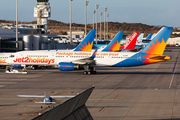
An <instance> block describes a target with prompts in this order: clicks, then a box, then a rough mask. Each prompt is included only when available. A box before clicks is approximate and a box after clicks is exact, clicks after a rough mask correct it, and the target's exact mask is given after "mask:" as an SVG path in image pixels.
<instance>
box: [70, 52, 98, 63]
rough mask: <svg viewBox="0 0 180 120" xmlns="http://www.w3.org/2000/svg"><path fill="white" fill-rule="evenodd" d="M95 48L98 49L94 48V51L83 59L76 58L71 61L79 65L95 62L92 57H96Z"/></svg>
mask: <svg viewBox="0 0 180 120" xmlns="http://www.w3.org/2000/svg"><path fill="white" fill-rule="evenodd" d="M97 50H98V49H96V50H95V51H94V53H93V54H92V56H91V57H88V58H83V59H78V60H73V61H72V63H74V64H79V65H84V64H95V61H94V58H95V57H96V53H97Z"/></svg>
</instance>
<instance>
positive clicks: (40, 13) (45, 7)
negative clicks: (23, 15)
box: [34, 0, 51, 31]
mask: <svg viewBox="0 0 180 120" xmlns="http://www.w3.org/2000/svg"><path fill="white" fill-rule="evenodd" d="M36 5H37V6H36V7H34V17H36V18H37V25H38V26H39V27H40V28H42V27H43V26H44V28H45V31H47V30H48V18H49V17H51V7H50V3H49V0H37V3H36Z"/></svg>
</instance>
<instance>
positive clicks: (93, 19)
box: [93, 10, 96, 30]
mask: <svg viewBox="0 0 180 120" xmlns="http://www.w3.org/2000/svg"><path fill="white" fill-rule="evenodd" d="M95 13H96V11H95V10H93V30H94V14H95Z"/></svg>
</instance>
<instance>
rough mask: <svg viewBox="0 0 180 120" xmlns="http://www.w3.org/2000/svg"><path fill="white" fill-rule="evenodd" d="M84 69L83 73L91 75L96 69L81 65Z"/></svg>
mask: <svg viewBox="0 0 180 120" xmlns="http://www.w3.org/2000/svg"><path fill="white" fill-rule="evenodd" d="M83 67H84V69H85V71H84V72H83V74H84V75H91V74H96V73H97V72H96V70H95V68H94V67H89V66H88V65H85V66H83Z"/></svg>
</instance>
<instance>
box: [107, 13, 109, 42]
mask: <svg viewBox="0 0 180 120" xmlns="http://www.w3.org/2000/svg"><path fill="white" fill-rule="evenodd" d="M108 17H109V14H107V40H108Z"/></svg>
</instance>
